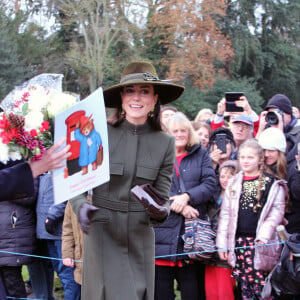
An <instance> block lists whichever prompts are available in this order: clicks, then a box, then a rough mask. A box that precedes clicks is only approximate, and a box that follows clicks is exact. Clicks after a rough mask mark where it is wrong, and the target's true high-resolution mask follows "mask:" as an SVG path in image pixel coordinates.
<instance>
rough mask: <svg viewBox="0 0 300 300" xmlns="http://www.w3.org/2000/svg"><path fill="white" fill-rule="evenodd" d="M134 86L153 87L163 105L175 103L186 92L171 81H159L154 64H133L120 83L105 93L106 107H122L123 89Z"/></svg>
mask: <svg viewBox="0 0 300 300" xmlns="http://www.w3.org/2000/svg"><path fill="white" fill-rule="evenodd" d="M134 84H151V85H153V86H154V88H155V92H156V93H157V94H158V99H159V101H160V103H161V104H167V103H170V102H172V101H175V100H176V99H177V98H179V97H180V96H181V94H182V93H183V91H184V87H183V86H181V85H177V84H174V83H170V81H169V80H161V79H159V78H158V76H157V72H156V70H155V68H154V66H153V65H152V64H150V63H148V62H132V63H130V64H129V65H127V67H126V68H125V69H124V71H123V73H122V76H121V80H120V83H119V84H116V85H113V86H111V87H109V88H107V89H105V90H104V91H103V94H104V102H105V106H106V107H119V106H121V102H122V100H121V91H122V89H123V87H124V86H128V85H134Z"/></svg>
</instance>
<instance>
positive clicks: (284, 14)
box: [219, 0, 300, 106]
mask: <svg viewBox="0 0 300 300" xmlns="http://www.w3.org/2000/svg"><path fill="white" fill-rule="evenodd" d="M258 8H259V9H258ZM299 15H300V3H299V1H298V0H288V1H270V0H251V1H249V0H238V1H228V5H227V16H226V17H225V18H223V20H222V21H221V22H220V23H219V25H220V27H221V28H222V32H223V33H224V34H226V35H228V36H229V37H230V40H231V42H232V46H233V48H234V50H235V58H234V60H233V62H232V64H231V66H230V72H229V75H230V77H231V78H249V79H251V80H252V81H253V82H255V83H256V86H257V89H258V90H259V91H260V93H261V95H262V96H263V97H264V99H265V102H266V101H267V100H268V99H269V98H270V97H271V96H272V95H274V94H275V93H284V94H286V95H287V96H289V97H290V98H291V99H292V100H293V103H294V104H296V105H298V106H300V105H299V104H300V94H299V89H300V88H299V62H300V61H299V60H300V47H299V37H300V26H299V24H300V23H299Z"/></svg>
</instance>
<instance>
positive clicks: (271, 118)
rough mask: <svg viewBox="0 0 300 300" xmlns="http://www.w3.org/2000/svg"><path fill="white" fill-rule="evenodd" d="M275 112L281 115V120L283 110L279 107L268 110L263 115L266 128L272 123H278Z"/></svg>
mask: <svg viewBox="0 0 300 300" xmlns="http://www.w3.org/2000/svg"><path fill="white" fill-rule="evenodd" d="M276 112H277V113H279V114H280V115H281V117H282V120H283V112H282V111H281V110H280V109H275V110H274V111H268V112H267V114H266V117H265V118H266V122H267V124H266V128H269V127H271V126H272V125H277V124H278V123H279V119H278V116H277V114H276Z"/></svg>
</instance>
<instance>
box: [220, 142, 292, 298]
mask: <svg viewBox="0 0 300 300" xmlns="http://www.w3.org/2000/svg"><path fill="white" fill-rule="evenodd" d="M238 161H239V165H240V168H241V171H240V172H239V173H238V174H237V175H235V176H234V177H233V178H232V179H231V180H230V182H229V183H228V186H227V188H226V191H225V198H224V200H223V202H222V207H221V213H220V219H219V223H218V231H217V239H216V244H217V248H218V250H219V257H220V258H221V259H222V260H226V261H227V262H228V264H229V265H230V266H232V267H233V277H234V279H236V280H237V281H238V283H239V288H240V293H241V298H242V299H261V296H260V293H261V290H262V288H263V286H264V283H265V281H264V280H265V277H266V276H267V272H268V271H270V270H271V269H272V267H273V266H274V265H275V264H276V263H277V261H278V257H279V254H280V250H281V246H280V243H279V240H278V238H277V234H276V227H277V225H279V224H281V223H282V220H283V216H284V211H285V201H286V196H287V188H286V185H285V183H284V182H283V181H281V180H276V179H275V177H273V176H271V175H269V174H267V173H266V172H264V156H263V149H262V148H261V147H260V146H259V144H258V142H257V140H256V139H249V140H247V141H246V142H244V143H243V144H242V145H241V146H240V149H239V154H238Z"/></svg>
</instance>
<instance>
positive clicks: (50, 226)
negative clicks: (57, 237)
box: [45, 218, 56, 234]
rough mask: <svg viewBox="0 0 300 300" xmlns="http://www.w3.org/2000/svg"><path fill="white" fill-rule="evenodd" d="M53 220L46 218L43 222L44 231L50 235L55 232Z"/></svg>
mask: <svg viewBox="0 0 300 300" xmlns="http://www.w3.org/2000/svg"><path fill="white" fill-rule="evenodd" d="M55 223H56V222H55V220H53V219H51V218H47V219H46V221H45V228H46V231H47V232H48V233H50V234H53V233H54V232H55V226H56V224H55Z"/></svg>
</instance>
